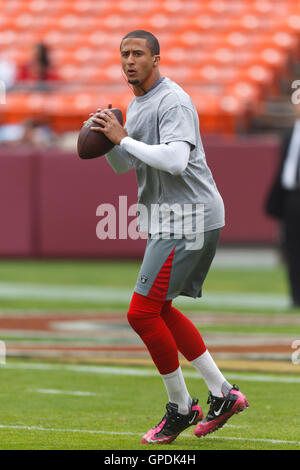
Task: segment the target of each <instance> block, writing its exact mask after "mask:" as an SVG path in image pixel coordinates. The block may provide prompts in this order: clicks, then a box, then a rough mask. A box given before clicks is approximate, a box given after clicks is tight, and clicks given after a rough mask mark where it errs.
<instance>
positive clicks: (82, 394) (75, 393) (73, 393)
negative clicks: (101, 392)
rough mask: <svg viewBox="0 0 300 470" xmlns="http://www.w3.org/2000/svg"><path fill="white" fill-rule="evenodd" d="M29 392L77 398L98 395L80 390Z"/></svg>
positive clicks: (37, 390)
mask: <svg viewBox="0 0 300 470" xmlns="http://www.w3.org/2000/svg"><path fill="white" fill-rule="evenodd" d="M27 391H28V392H35V393H44V394H46V395H71V396H75V397H95V396H97V393H93V392H81V391H79V390H75V391H73V390H56V389H51V388H29V389H28V390H27Z"/></svg>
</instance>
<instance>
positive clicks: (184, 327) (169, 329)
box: [127, 292, 206, 374]
mask: <svg viewBox="0 0 300 470" xmlns="http://www.w3.org/2000/svg"><path fill="white" fill-rule="evenodd" d="M127 318H128V322H129V324H130V325H131V327H132V328H133V329H134V331H135V332H136V333H137V334H138V335H139V336H140V338H141V339H142V341H143V342H144V344H145V345H146V347H147V349H148V351H149V353H150V355H151V357H152V360H153V362H154V364H155V365H156V367H157V369H158V370H159V372H160V374H170V373H171V372H174V371H175V370H176V369H178V367H179V359H178V351H180V352H181V353H182V354H183V355H184V357H185V358H186V359H187V360H188V361H193V360H194V359H196V358H197V357H199V356H201V354H203V353H204V352H205V351H206V346H205V344H204V341H203V339H202V337H201V335H200V333H199V332H198V330H197V328H196V327H195V326H194V325H193V323H192V322H191V321H190V320H189V319H188V318H186V317H185V316H184V315H183V314H182V313H181V312H180V311H179V310H177V309H176V308H175V307H173V306H172V301H163V300H153V299H149V298H148V297H145V296H143V295H140V294H137V293H136V292H134V294H133V296H132V299H131V303H130V307H129V311H128V313H127Z"/></svg>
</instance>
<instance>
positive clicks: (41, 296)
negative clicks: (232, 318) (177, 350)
mask: <svg viewBox="0 0 300 470" xmlns="http://www.w3.org/2000/svg"><path fill="white" fill-rule="evenodd" d="M131 296H132V290H130V289H124V288H121V287H109V286H107V287H91V286H83V285H78V286H75V285H72V286H61V285H49V284H47V285H43V284H22V283H10V282H0V298H5V299H36V300H65V301H72V302H82V301H85V302H97V303H98V302H113V303H115V302H120V303H128V302H130V299H131ZM177 302H178V304H182V305H187V306H188V305H193V306H195V305H196V303H199V305H201V306H205V305H213V306H220V307H224V306H227V307H228V306H230V307H241V306H242V307H253V308H257V307H260V308H267V307H269V308H272V309H275V310H281V309H282V308H287V307H288V306H289V298H288V296H287V295H283V294H275V293H272V294H271V293H270V294H267V293H266V294H262V293H259V292H206V293H205V296H204V297H203V298H201V299H191V298H188V297H179V298H178V299H176V303H177Z"/></svg>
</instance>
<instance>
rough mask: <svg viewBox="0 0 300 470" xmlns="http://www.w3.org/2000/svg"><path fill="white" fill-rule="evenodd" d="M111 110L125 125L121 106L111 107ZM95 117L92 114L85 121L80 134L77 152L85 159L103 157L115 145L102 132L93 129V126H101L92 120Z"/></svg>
mask: <svg viewBox="0 0 300 470" xmlns="http://www.w3.org/2000/svg"><path fill="white" fill-rule="evenodd" d="M110 111H111V112H112V113H114V115H115V116H116V118H117V119H118V121H119V123H120V124H121V125H122V126H123V114H122V111H121V110H120V109H119V108H111V109H110ZM93 117H94V116H91V117H90V118H89V119H88V120H87V121H85V123H84V124H83V126H82V128H81V130H80V132H79V135H78V140H77V152H78V155H79V157H80V158H82V159H84V160H87V159H90V158H96V157H101V156H102V155H105V154H106V153H107V152H109V151H110V150H111V149H112V148H113V147H114V145H115V144H114V143H113V142H111V141H110V140H109V139H108V138H107V137H106V135H104V134H103V133H102V132H96V131H93V130H91V127H101V125H100V124H97V123H96V122H94V121H92V119H93Z"/></svg>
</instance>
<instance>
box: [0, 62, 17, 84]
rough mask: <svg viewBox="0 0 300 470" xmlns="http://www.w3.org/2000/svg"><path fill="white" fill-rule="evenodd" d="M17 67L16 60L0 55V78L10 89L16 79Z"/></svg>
mask: <svg viewBox="0 0 300 470" xmlns="http://www.w3.org/2000/svg"><path fill="white" fill-rule="evenodd" d="M16 75H17V67H16V64H15V63H14V62H12V61H11V60H9V59H7V58H6V57H5V56H4V55H3V54H1V55H0V80H1V81H2V82H4V85H5V89H6V90H10V89H11V88H12V87H13V86H14V84H15V81H16Z"/></svg>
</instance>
